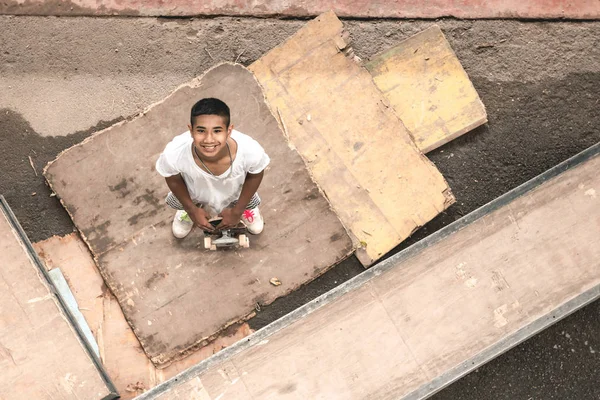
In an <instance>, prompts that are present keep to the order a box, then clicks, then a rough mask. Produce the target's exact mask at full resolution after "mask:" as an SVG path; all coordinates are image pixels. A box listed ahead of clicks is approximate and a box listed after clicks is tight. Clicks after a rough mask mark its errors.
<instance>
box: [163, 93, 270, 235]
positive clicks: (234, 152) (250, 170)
mask: <svg viewBox="0 0 600 400" xmlns="http://www.w3.org/2000/svg"><path fill="white" fill-rule="evenodd" d="M188 128H189V131H188V132H185V133H183V134H181V135H179V136H176V137H175V138H174V139H173V140H172V141H171V142H169V144H167V146H166V147H165V149H164V151H163V152H162V153H161V155H160V157H159V158H158V160H157V161H156V170H157V171H158V173H159V174H161V175H162V176H164V177H165V180H166V181H167V186H168V187H169V189H170V190H171V192H170V193H169V194H168V195H167V198H166V203H167V204H168V205H169V206H171V207H172V208H174V209H176V210H177V212H176V213H175V218H174V219H173V226H172V230H173V235H174V236H175V237H177V238H184V237H186V236H187V235H188V234H189V233H190V232H191V230H192V228H193V227H194V225H197V226H199V227H200V228H202V229H204V230H206V231H213V230H214V229H215V228H213V226H212V225H211V224H210V223H209V222H208V220H209V219H210V217H211V215H213V216H214V215H220V216H221V217H222V218H223V220H222V221H221V223H220V225H219V226H217V228H216V229H225V228H228V227H232V226H235V225H237V224H238V223H239V221H240V220H241V221H242V222H243V223H244V224H245V225H246V227H247V229H248V231H249V232H250V233H252V234H259V233H261V232H262V230H263V225H264V222H263V218H262V215H261V214H260V211H259V210H258V206H259V204H260V197H259V196H258V193H256V191H257V190H258V187H259V186H260V183H261V181H262V178H263V175H264V170H265V168H266V167H267V165H268V164H269V162H270V159H269V156H268V155H267V153H265V151H264V149H263V148H262V147H261V145H260V144H259V143H258V142H257V141H256V140H254V139H252V138H251V137H250V136H248V135H245V134H243V133H241V132H238V131H236V130H234V129H233V125H232V124H231V121H230V112H229V107H228V106H227V105H226V104H225V103H224V102H222V101H221V100H219V99H215V98H206V99H202V100H200V101H198V102H197V103H196V104H194V106H193V107H192V111H191V117H190V125H188Z"/></svg>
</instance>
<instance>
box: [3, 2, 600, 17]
mask: <svg viewBox="0 0 600 400" xmlns="http://www.w3.org/2000/svg"><path fill="white" fill-rule="evenodd" d="M329 10H333V11H335V13H336V14H337V15H338V16H340V17H359V18H439V17H447V16H451V17H456V18H466V19H471V18H528V19H529V18H534V19H535V18H567V19H597V18H599V17H600V3H599V2H598V1H597V0H529V1H527V0H525V1H523V0H432V1H427V2H423V1H418V0H391V1H390V0H388V1H371V0H356V1H351V0H344V1H334V0H299V1H291V0H266V1H260V2H258V1H250V0H211V1H208V0H177V1H168V2H167V1H163V0H144V1H142V0H72V1H69V0H66V1H61V0H25V1H23V0H7V1H3V2H1V3H0V14H8V15H11V14H12V15H130V16H173V17H182V16H199V15H206V16H209V15H230V16H282V17H310V16H315V15H318V14H321V13H323V12H325V11H329Z"/></svg>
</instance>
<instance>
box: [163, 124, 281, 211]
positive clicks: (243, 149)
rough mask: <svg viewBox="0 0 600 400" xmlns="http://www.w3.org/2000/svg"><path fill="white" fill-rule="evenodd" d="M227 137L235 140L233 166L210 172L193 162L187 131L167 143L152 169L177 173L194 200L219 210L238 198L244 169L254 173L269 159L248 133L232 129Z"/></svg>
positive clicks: (167, 174)
mask: <svg viewBox="0 0 600 400" xmlns="http://www.w3.org/2000/svg"><path fill="white" fill-rule="evenodd" d="M231 138H232V139H233V140H235V141H236V143H237V154H236V155H235V160H233V166H232V167H231V168H229V169H227V171H225V172H224V173H223V174H221V175H217V176H213V175H211V174H209V173H208V172H206V171H204V170H203V169H202V168H200V167H199V166H198V165H197V164H196V162H195V161H194V155H193V153H192V142H193V140H192V135H191V134H190V132H189V131H187V132H184V133H182V134H181V135H178V136H175V138H173V140H171V141H170V142H169V143H168V144H167V146H166V147H165V149H164V151H163V152H162V153H161V155H160V156H159V157H158V160H157V161H156V170H157V171H158V173H159V174H161V175H162V176H164V177H169V176H173V175H177V174H181V176H182V177H183V180H184V181H185V184H186V185H187V188H188V192H189V193H190V197H191V198H192V200H193V201H194V203H196V204H200V203H201V204H203V205H205V206H208V207H209V208H210V211H211V212H212V213H215V214H216V213H220V212H221V211H222V210H223V209H224V208H226V207H227V206H229V205H230V204H231V203H232V202H234V201H236V200H238V199H239V197H240V193H241V191H242V185H243V184H244V181H245V180H246V173H248V172H249V173H251V174H258V173H259V172H261V171H262V170H264V169H265V168H266V167H267V165H269V162H270V161H271V160H270V158H269V156H268V155H267V153H265V150H264V149H263V148H262V146H261V145H260V144H259V143H258V142H257V141H256V140H254V139H252V138H251V137H250V136H248V135H245V134H243V133H241V132H238V131H236V130H235V129H234V130H233V131H232V132H231Z"/></svg>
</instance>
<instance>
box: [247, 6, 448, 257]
mask: <svg viewBox="0 0 600 400" xmlns="http://www.w3.org/2000/svg"><path fill="white" fill-rule="evenodd" d="M352 57H353V53H352V49H351V47H350V46H349V45H348V43H347V39H346V34H345V32H344V30H343V26H342V23H341V22H340V21H339V20H338V19H337V17H336V16H335V14H333V12H328V13H326V14H323V15H321V16H319V17H318V18H316V19H315V20H312V21H310V22H308V23H307V24H306V25H305V26H304V27H303V28H302V29H300V30H299V31H298V32H297V33H296V34H295V35H294V36H292V37H291V38H289V39H288V40H287V41H285V42H284V43H283V44H281V45H280V46H278V47H276V48H275V49H273V50H271V51H270V52H269V53H267V54H266V55H264V56H263V57H262V58H260V59H259V60H258V61H256V62H255V63H254V64H252V65H251V66H250V70H251V71H253V72H254V74H255V75H256V77H257V79H258V81H259V82H260V83H261V85H262V86H263V87H264V89H265V94H266V98H267V101H268V103H269V106H270V107H271V109H272V110H273V113H274V114H277V115H278V116H279V119H280V123H281V124H282V126H283V127H284V130H285V131H286V134H287V135H289V138H290V142H291V143H292V144H293V145H294V146H295V147H296V148H297V149H298V151H299V152H300V154H301V155H302V157H303V158H304V160H305V161H306V163H307V166H308V169H309V170H310V172H311V174H312V176H313V177H314V180H315V181H316V182H317V183H318V184H319V186H320V187H321V189H322V190H323V192H324V193H325V194H326V196H327V198H328V199H329V201H330V202H331V205H332V207H333V209H334V210H335V212H336V213H337V214H338V216H339V218H340V220H341V221H342V223H343V224H344V226H345V227H346V228H347V229H348V230H349V232H350V234H351V235H352V237H353V239H354V241H355V245H356V246H357V247H359V248H358V250H357V256H358V257H359V259H360V260H361V262H362V263H363V264H364V265H370V264H372V263H373V262H374V261H375V260H377V259H378V258H380V257H381V256H383V255H384V254H385V253H387V252H388V251H390V250H391V249H393V248H394V247H395V246H396V245H398V244H399V243H400V242H402V241H403V240H404V239H406V238H407V237H408V236H410V235H411V233H412V232H414V231H415V230H416V229H417V228H418V227H420V226H422V225H424V224H425V223H426V222H428V221H430V220H431V219H432V218H433V217H435V216H436V215H438V214H439V213H440V212H441V211H443V210H444V209H446V208H447V207H448V206H449V205H450V204H452V203H453V202H454V197H453V196H452V194H451V193H450V190H449V188H448V185H447V183H446V182H445V180H444V178H443V177H442V175H441V174H440V173H439V171H438V170H437V168H436V167H435V166H434V165H433V164H432V163H431V162H430V161H429V160H428V159H427V158H426V157H425V156H423V154H422V153H421V152H420V151H419V150H418V149H417V148H416V147H415V145H414V143H413V141H412V138H411V136H410V134H409V132H408V131H407V130H406V128H405V127H404V125H403V124H402V122H401V121H400V120H399V119H398V117H397V116H396V115H395V114H394V112H393V111H392V110H391V109H390V108H389V106H387V105H386V101H385V99H384V98H383V95H382V94H381V92H380V91H379V90H378V89H377V87H376V86H375V84H374V83H373V80H372V78H371V76H370V74H369V72H368V71H367V70H365V69H364V68H361V67H360V66H359V65H358V64H357V63H356V62H354V61H353V59H351V58H352Z"/></svg>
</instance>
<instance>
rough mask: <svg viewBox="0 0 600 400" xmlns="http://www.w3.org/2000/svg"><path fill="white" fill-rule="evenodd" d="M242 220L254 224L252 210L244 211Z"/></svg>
mask: <svg viewBox="0 0 600 400" xmlns="http://www.w3.org/2000/svg"><path fill="white" fill-rule="evenodd" d="M244 218H246V220H247V221H248V222H249V223H253V222H254V212H253V211H252V210H244Z"/></svg>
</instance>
